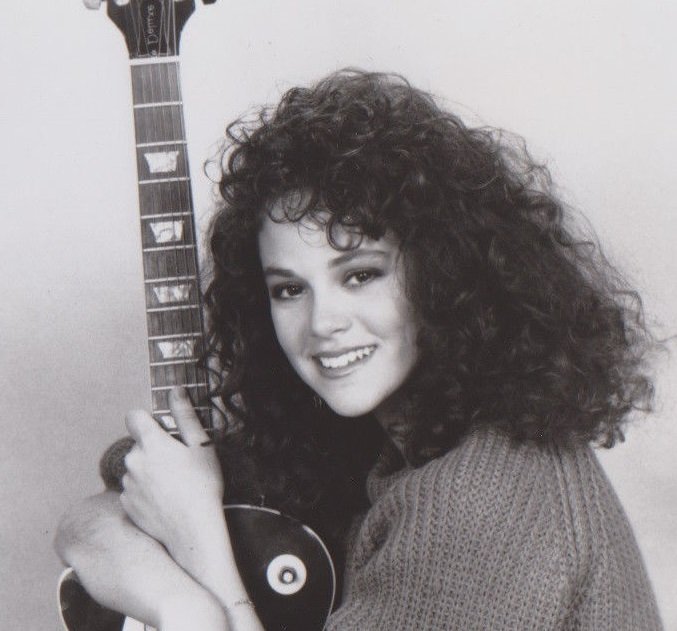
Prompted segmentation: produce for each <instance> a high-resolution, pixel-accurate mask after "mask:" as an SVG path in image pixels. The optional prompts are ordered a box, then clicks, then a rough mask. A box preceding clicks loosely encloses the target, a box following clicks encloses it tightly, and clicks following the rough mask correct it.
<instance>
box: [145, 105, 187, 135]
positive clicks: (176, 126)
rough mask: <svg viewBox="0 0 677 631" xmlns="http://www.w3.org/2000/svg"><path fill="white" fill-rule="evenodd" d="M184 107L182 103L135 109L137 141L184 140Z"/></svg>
mask: <svg viewBox="0 0 677 631" xmlns="http://www.w3.org/2000/svg"><path fill="white" fill-rule="evenodd" d="M182 110H183V108H182V107H181V106H180V105H167V106H165V107H162V108H159V110H157V109H155V108H149V109H145V108H144V109H135V110H134V128H135V131H136V142H158V141H169V140H183V139H184V137H185V134H184V126H183V111H182Z"/></svg>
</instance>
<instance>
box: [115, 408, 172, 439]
mask: <svg viewBox="0 0 677 631" xmlns="http://www.w3.org/2000/svg"><path fill="white" fill-rule="evenodd" d="M125 425H126V426H127V431H128V432H129V435H130V436H131V437H132V438H133V439H134V440H135V441H136V442H137V443H138V444H139V445H143V444H144V443H147V442H148V441H149V440H150V439H152V438H154V437H157V436H165V432H164V430H163V429H162V428H161V427H160V426H159V425H158V424H157V422H156V421H155V419H154V418H153V417H152V416H151V415H150V414H148V412H146V411H144V410H131V411H130V412H128V413H127V416H126V417H125Z"/></svg>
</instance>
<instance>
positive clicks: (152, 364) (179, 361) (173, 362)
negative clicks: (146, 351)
mask: <svg viewBox="0 0 677 631" xmlns="http://www.w3.org/2000/svg"><path fill="white" fill-rule="evenodd" d="M197 361H198V360H197V359H174V360H170V361H162V362H150V367H151V368H157V367H160V366H190V365H193V364H197Z"/></svg>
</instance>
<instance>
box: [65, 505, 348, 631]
mask: <svg viewBox="0 0 677 631" xmlns="http://www.w3.org/2000/svg"><path fill="white" fill-rule="evenodd" d="M224 511H225V514H226V522H227V524H228V529H229V531H230V535H231V539H232V541H233V544H234V545H233V550H234V553H235V559H236V562H237V566H238V570H239V572H240V575H241V576H242V580H243V582H244V584H245V586H246V588H247V593H248V594H249V597H250V598H251V600H252V602H253V603H254V607H255V608H256V613H257V615H258V616H259V618H260V620H261V622H262V624H263V626H264V627H265V629H266V631H319V630H320V629H322V628H323V626H324V623H325V621H326V619H327V616H328V615H329V613H330V612H331V608H332V605H333V602H334V589H335V584H336V580H335V575H334V566H333V564H332V561H331V557H330V556H329V553H328V551H327V549H326V547H325V546H324V544H323V543H322V540H321V539H320V538H319V537H318V536H317V535H316V534H315V533H314V532H313V531H312V530H311V529H310V528H308V527H307V526H304V525H303V524H301V523H300V522H298V521H296V520H294V519H292V518H290V517H287V516H285V515H282V514H281V513H279V512H277V511H274V510H271V509H268V508H261V507H256V506H247V505H232V506H225V507H224ZM58 598H59V612H60V614H61V620H62V623H63V625H64V628H65V629H66V631H144V630H150V629H152V627H149V626H147V625H145V624H143V623H141V622H138V621H136V620H134V619H132V618H127V617H125V616H124V615H123V614H121V613H118V612H116V611H112V610H110V609H107V608H105V607H102V606H101V605H99V604H98V603H97V602H95V601H94V599H93V598H91V596H89V594H88V593H87V592H86V591H85V589H84V587H83V586H82V584H81V583H80V582H79V581H78V578H77V575H76V574H75V572H74V571H73V570H72V569H68V570H66V571H65V572H64V573H63V574H62V576H61V580H60V582H59V587H58Z"/></svg>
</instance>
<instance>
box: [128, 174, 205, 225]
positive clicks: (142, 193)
mask: <svg viewBox="0 0 677 631" xmlns="http://www.w3.org/2000/svg"><path fill="white" fill-rule="evenodd" d="M139 206H140V210H141V216H142V217H145V216H147V215H156V214H159V213H166V212H168V211H171V210H176V211H178V212H185V211H191V210H192V208H193V205H192V203H191V196H190V182H189V181H188V180H179V181H177V182H170V181H167V180H164V181H160V182H156V183H154V184H148V183H146V184H145V185H144V186H140V187H139Z"/></svg>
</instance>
